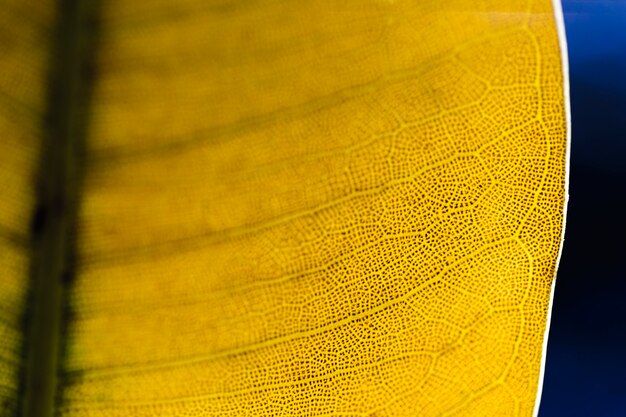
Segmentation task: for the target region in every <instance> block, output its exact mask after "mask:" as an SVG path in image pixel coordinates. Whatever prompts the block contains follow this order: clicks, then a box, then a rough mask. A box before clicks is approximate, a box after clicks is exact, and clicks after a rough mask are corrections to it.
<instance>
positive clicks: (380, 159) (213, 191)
mask: <svg viewBox="0 0 626 417" xmlns="http://www.w3.org/2000/svg"><path fill="white" fill-rule="evenodd" d="M80 7H82V6H80ZM559 7H560V6H557V8H559ZM18 8H22V6H20V5H19V4H18V5H15V6H14V9H16V10H17V9H18ZM78 16H79V17H78V18H79V19H83V20H82V21H80V22H79V24H77V26H76V27H77V28H78V29H76V30H83V29H80V28H83V27H88V26H89V25H88V22H89V20H87V19H86V18H85V17H84V16H83V17H81V16H82V15H81V14H80V13H78ZM555 16H558V11H557V13H555V12H554V11H553V5H552V3H551V2H550V1H547V0H542V1H535V2H530V1H528V2H526V1H512V0H511V1H506V2H502V1H498V2H488V1H484V2H483V1H472V2H467V1H460V0H459V1H453V0H446V1H437V2H435V1H433V2H418V1H408V0H407V1H403V0H397V1H392V0H388V1H380V0H377V1H374V0H371V1H367V2H359V3H358V4H357V3H356V2H354V3H346V2H332V1H324V0H317V1H307V2H276V1H265V2H253V1H250V2H234V1H228V0H223V1H213V2H198V1H196V0H180V1H178V2H157V3H154V2H121V1H116V0H108V1H106V0H105V1H103V2H102V5H101V10H100V18H99V25H98V27H99V28H100V29H99V39H98V42H97V43H96V45H97V49H93V50H92V49H91V48H87V49H85V48H84V47H82V48H83V49H81V47H80V45H81V44H80V42H82V39H83V37H87V38H89V36H88V34H87V35H85V34H84V33H82V32H81V33H82V35H84V36H83V37H81V36H82V35H81V36H75V37H74V38H71V37H70V38H68V39H69V40H68V42H70V41H72V39H74V40H73V41H72V42H75V44H72V45H78V46H76V51H78V52H76V53H77V54H79V55H80V54H82V55H80V56H79V58H81V59H82V60H83V61H90V59H91V58H89V54H94V55H93V63H92V64H89V65H92V66H93V68H95V78H94V81H93V83H92V82H91V79H90V78H89V77H86V78H81V77H80V74H81V72H80V71H77V72H76V74H79V75H76V76H75V77H74V76H71V77H70V81H69V82H75V83H77V84H76V85H77V87H76V88H77V89H78V91H83V93H84V94H83V96H82V97H87V96H89V93H88V92H86V91H87V89H88V88H92V89H93V92H92V93H91V96H92V100H91V101H90V103H89V106H88V108H89V113H88V114H84V113H81V112H83V111H84V109H85V108H87V106H86V105H85V106H83V105H77V104H76V102H71V101H70V102H69V103H66V105H67V108H68V109H69V110H67V112H68V113H67V114H65V116H64V117H67V118H68V120H73V123H77V126H79V127H78V128H76V129H75V130H72V128H68V130H67V132H65V133H64V134H61V135H60V136H62V137H65V141H68V142H67V143H78V145H76V144H75V145H71V146H74V147H75V148H72V149H79V151H72V152H76V155H80V154H81V152H80V144H79V142H72V141H80V140H81V138H82V136H83V135H84V136H85V140H86V151H85V162H84V168H82V165H81V164H80V162H79V161H78V162H71V160H70V162H69V163H67V164H61V163H60V162H58V161H63V159H62V158H63V156H59V157H58V158H59V159H58V160H57V165H56V167H57V169H61V170H63V172H66V171H65V169H67V168H66V167H67V166H69V167H70V168H72V167H73V166H74V165H76V166H77V167H78V168H77V169H76V170H74V171H75V173H74V174H71V172H74V171H72V170H71V169H68V172H70V174H67V176H68V179H67V181H68V183H66V184H70V183H71V186H68V185H66V187H65V188H62V189H63V190H64V191H63V192H64V193H65V194H64V195H65V197H64V198H65V199H66V200H67V201H70V203H72V202H73V199H74V197H73V195H74V194H73V191H72V190H74V187H75V185H76V184H77V181H79V182H80V184H82V185H81V190H82V191H81V193H80V197H81V199H80V203H79V205H78V209H79V212H78V217H77V220H76V222H77V223H76V245H74V244H73V237H72V236H73V233H72V232H71V231H68V232H65V231H62V232H54V231H51V230H53V229H50V228H44V231H43V232H42V234H43V235H44V236H46V234H52V233H56V238H55V239H60V240H59V241H61V242H67V243H66V244H65V243H64V244H63V245H61V246H63V247H64V248H65V247H67V251H68V252H67V254H66V255H59V256H60V257H61V258H62V257H63V256H67V259H65V261H63V262H66V263H65V264H64V265H66V266H67V268H70V269H72V268H74V267H75V269H72V270H71V271H70V272H71V275H72V279H71V280H69V283H66V284H63V288H64V290H63V297H64V300H65V302H64V305H63V306H59V309H60V308H63V310H64V311H66V314H65V315H64V316H63V317H64V318H63V320H64V321H63V323H62V327H61V331H62V334H61V340H63V344H62V346H61V349H62V356H61V357H60V359H59V365H58V367H59V381H58V385H57V387H56V392H57V396H58V401H57V404H56V406H55V411H56V412H57V413H58V414H59V415H62V416H75V417H83V416H85V417H86V416H107V417H108V416H154V415H189V416H201V415H203V416H204V415H207V416H217V415H232V416H243V415H250V416H279V415H314V416H323V415H328V416H331V415H332V416H338V415H342V416H348V415H350V416H359V415H361V416H392V415H393V416H409V415H420V416H451V415H459V416H460V415H475V416H488V415H494V416H495V415H497V416H529V415H532V414H533V409H534V408H535V402H536V397H537V394H538V386H539V383H540V381H539V380H540V372H541V363H542V355H543V352H542V351H543V344H544V335H545V331H546V327H547V323H548V322H547V317H548V310H549V305H550V297H551V288H552V284H553V280H554V274H555V268H556V261H557V257H558V252H559V248H560V241H561V234H562V225H563V213H564V204H565V191H566V190H565V181H566V150H567V140H566V103H565V97H564V85H565V84H566V82H565V81H564V77H563V67H562V63H561V49H562V47H561V46H560V44H559V35H558V33H557V32H558V31H557V19H558V18H555ZM46 18H49V22H50V23H52V21H53V20H52V19H53V18H52V16H50V17H46ZM2 19H3V20H2V21H1V22H2V24H3V26H4V25H6V27H7V28H11V30H15V31H18V35H19V36H20V37H21V38H23V39H29V38H28V36H29V35H28V32H27V30H35V29H28V27H27V28H26V29H24V26H22V25H17V24H15V23H13V20H11V19H14V17H4V16H2ZM42 19H43V18H42ZM61 19H62V18H61ZM5 21H6V23H5ZM61 21H62V20H61ZM38 22H39V23H38V24H37V25H35V24H33V27H36V28H39V26H38V25H41V20H40V21H38ZM61 26H63V25H61ZM64 27H71V25H65V26H64ZM36 30H40V29H36ZM19 31H22V32H23V33H22V32H19ZM74 35H77V33H74ZM68 36H69V35H68ZM44 43H45V42H42V41H41V38H38V42H37V43H36V44H37V45H38V47H40V48H41V45H43V44H44ZM32 44H33V42H31V43H28V42H26V41H24V46H23V47H21V48H19V49H18V48H17V47H16V48H15V51H14V54H15V56H14V58H11V59H15V60H16V61H15V62H18V64H15V68H21V66H23V65H24V64H23V62H36V65H33V66H31V67H30V70H29V71H30V72H28V76H29V77H32V78H33V79H34V80H35V81H29V82H27V83H24V85H28V86H32V85H40V86H42V85H43V83H44V81H45V77H44V75H43V74H45V71H46V65H47V60H46V59H47V55H46V52H45V48H41V50H33V48H32ZM20 45H21V44H20ZM47 46H48V47H49V45H47ZM564 52H565V51H563V53H564ZM86 56H87V58H85V57H86ZM53 62H57V64H58V65H60V68H65V67H64V66H63V65H65V64H63V63H59V61H53ZM67 65H73V64H72V63H71V62H69V63H68V64H67ZM68 68H70V69H69V70H67V71H61V73H62V74H64V73H66V72H68V71H69V72H70V73H71V71H72V70H71V68H75V67H71V66H68ZM57 70H58V68H57ZM7 74H9V73H7ZM61 79H62V77H61ZM54 80H55V79H54V78H53V81H52V82H53V83H54V82H55V81H54ZM0 82H2V83H3V84H0V85H1V86H2V87H1V89H2V91H3V92H5V91H6V93H4V94H3V96H2V97H5V96H6V97H9V98H8V99H7V101H6V103H11V100H13V99H15V98H17V97H18V94H22V93H21V90H20V91H18V92H16V91H13V90H11V89H10V88H9V87H6V85H9V86H11V85H13V84H11V79H10V75H6V76H5V75H4V74H3V75H2V78H1V81H0ZM61 84H62V83H61ZM39 89H41V87H39ZM81 89H82V90H81ZM71 91H73V90H71V89H70V93H68V94H69V96H68V97H69V99H68V100H72V99H73V98H72V97H74V96H72V95H71V94H72V93H71ZM24 94H25V97H26V99H22V101H25V102H27V103H29V104H28V106H29V108H36V109H41V110H39V111H38V112H39V113H43V112H44V111H46V110H45V106H46V103H45V100H44V99H41V97H42V96H43V93H41V92H40V91H39V90H37V89H36V88H32V87H31V91H28V92H27V93H24ZM78 96H80V94H78ZM74 98H75V97H74ZM20 99H21V96H20ZM38 100H39V101H38ZM3 103H4V102H3ZM32 103H35V104H32ZM72 103H73V104H72ZM53 105H54V104H53V103H52V102H51V101H49V104H48V106H49V107H50V106H53ZM2 108H3V110H2V112H1V113H0V117H2V118H3V119H2V120H3V121H4V120H6V122H3V123H11V125H10V129H9V131H11V132H12V135H13V137H14V138H19V137H20V135H26V134H27V133H21V130H20V129H22V130H24V131H25V132H29V133H28V134H29V135H30V136H29V137H31V139H30V142H29V143H30V144H32V145H30V144H29V146H30V147H29V148H28V149H26V148H25V147H24V146H25V145H24V141H23V140H22V141H18V140H17V139H10V140H12V141H13V142H8V145H5V144H3V145H2V146H7V149H8V150H7V152H3V154H7V155H10V157H9V156H6V157H5V156H0V158H7V161H11V164H12V165H11V166H8V167H7V169H3V170H2V174H1V175H2V177H0V181H2V185H4V189H7V190H8V191H7V194H6V195H7V198H6V199H7V200H8V201H9V203H10V204H8V205H7V206H5V207H2V208H1V209H0V210H2V211H0V214H1V216H2V217H1V218H0V220H1V224H2V225H5V224H6V225H7V226H6V227H4V226H3V229H2V230H4V228H6V229H7V230H9V231H10V233H6V234H3V235H2V236H3V237H2V239H3V240H2V242H3V243H2V245H3V246H2V251H3V253H5V252H6V253H8V254H9V256H8V257H4V258H3V259H2V260H1V261H0V262H3V268H2V271H3V272H2V274H3V276H2V284H0V285H1V286H0V291H1V294H2V295H1V296H2V306H3V309H2V310H0V311H2V312H1V313H0V314H2V317H3V321H1V322H0V326H4V327H1V329H2V332H7V335H8V337H6V338H5V337H3V339H2V340H3V342H2V349H3V350H2V351H0V352H1V353H0V354H1V355H2V357H3V358H5V357H6V358H7V361H6V363H7V364H8V365H3V366H4V367H3V368H2V370H1V371H0V375H1V376H0V378H2V380H0V382H1V383H2V386H3V387H5V388H3V391H0V393H1V394H0V395H3V396H4V397H2V398H7V399H9V401H13V400H15V399H16V398H17V397H16V396H17V394H16V389H17V387H18V382H17V377H16V373H17V372H18V371H17V370H18V367H19V366H20V365H19V357H20V356H19V354H18V353H17V352H18V351H19V349H20V346H22V345H23V346H25V347H26V348H25V349H27V348H28V346H29V343H32V341H33V339H32V338H30V339H28V340H26V341H22V340H23V337H22V333H21V331H20V326H19V317H20V315H21V312H22V311H25V312H27V314H30V313H28V312H29V311H31V309H36V308H37V305H38V303H39V302H41V301H40V300H39V299H38V298H37V297H36V296H35V297H34V298H33V299H32V300H33V301H32V303H33V304H34V305H28V303H27V302H25V301H21V300H24V297H25V291H26V289H27V288H28V287H29V286H30V285H31V284H28V283H27V280H26V277H27V275H28V273H27V272H25V271H26V269H27V268H28V262H29V261H28V256H27V253H28V252H26V249H23V248H21V247H20V245H17V244H15V242H13V241H12V240H11V239H10V238H9V237H10V236H13V235H15V236H24V238H23V239H25V240H27V239H28V238H27V237H26V236H27V234H28V233H29V229H28V227H29V226H28V218H27V215H24V214H23V213H28V212H29V211H32V210H34V208H35V205H36V203H35V201H34V199H35V195H36V193H35V190H34V189H33V188H32V186H31V185H30V184H32V181H31V180H29V179H28V178H31V177H32V176H33V175H34V174H32V173H33V172H34V171H35V170H36V167H35V165H36V162H33V161H34V160H35V156H33V155H36V154H37V152H38V149H39V147H40V146H41V145H39V141H38V137H39V136H40V135H39V133H37V132H31V130H32V129H31V126H32V124H33V122H32V121H33V120H36V117H39V116H37V115H30V116H26V117H25V118H24V119H19V117H18V115H16V114H14V113H15V108H14V106H13V105H12V104H6V105H5V104H3V107H2ZM77 109H78V110H77ZM47 112H48V113H50V112H51V110H50V108H48V110H47ZM72 115H77V116H76V117H74V118H73V119H72V117H73V116H72ZM22 120H23V121H22ZM81 123H83V124H85V123H88V125H87V126H86V130H85V132H83V131H82V130H81V129H80V125H81ZM44 126H46V125H44ZM72 126H73V125H72ZM72 152H70V154H71V155H73V153H72ZM43 154H44V155H43V156H42V158H43V159H44V160H45V159H46V152H43ZM2 161H4V159H3V160H2ZM43 172H44V174H45V170H44V171H43ZM24 173H28V174H26V175H25V174H24ZM68 190H70V191H68ZM37 198H38V199H39V200H41V199H42V197H41V195H38V196H37ZM45 201H47V200H45ZM38 204H41V203H38ZM72 204H73V205H72ZM72 204H71V206H72V207H76V206H75V204H74V203H72ZM46 207H47V206H46ZM72 210H73V209H70V210H69V211H70V212H72ZM17 213H21V214H17ZM19 216H21V217H19ZM68 218H69V219H70V220H69V221H70V222H71V219H72V218H73V217H72V215H71V214H70V215H69V216H68ZM51 221H52V222H54V221H55V220H54V219H53V220H51ZM35 234H36V230H35ZM5 235H6V236H7V237H6V238H5ZM14 240H15V239H14ZM51 241H52V242H56V241H57V240H54V239H52V240H51ZM23 246H25V245H23ZM57 246H58V245H57ZM57 246H55V245H52V244H50V245H49V246H45V245H44V246H43V249H39V252H38V249H35V251H34V254H35V255H34V259H33V261H32V263H34V264H35V265H37V262H40V263H41V262H44V266H45V261H41V258H37V256H38V255H37V254H39V253H40V254H43V255H46V254H49V252H50V251H54V250H57V249H58V248H57ZM74 246H75V248H76V249H75V250H76V253H75V255H74V254H73V250H74V249H73V248H74ZM35 247H36V248H37V245H36V244H35ZM51 248H52V249H51ZM54 248H57V249H54ZM55 253H56V252H55ZM43 255H42V256H43ZM59 256H56V255H54V256H53V257H52V258H53V259H57V258H58V257H59ZM37 259H40V260H39V261H38V260H37ZM43 259H46V258H45V256H43ZM73 259H75V263H74V261H73ZM11 263H13V264H15V266H13V264H11ZM31 269H32V267H31ZM35 269H37V268H35ZM40 269H41V265H40ZM60 271H61V272H59V273H58V276H55V275H51V276H50V277H49V279H50V280H52V281H53V282H57V281H56V280H59V279H60V278H61V275H62V273H64V274H66V275H67V270H65V269H63V268H61V270H60ZM5 275H6V278H5ZM66 275H63V276H65V277H66V279H67V276H66ZM33 282H35V281H33ZM5 283H6V284H5ZM58 285H61V284H58ZM5 300H6V301H5ZM5 305H7V306H8V307H7V308H4V306H5ZM35 315H36V314H35ZM5 322H6V324H5ZM32 322H33V323H35V324H32V326H33V329H35V330H38V329H39V328H38V327H37V324H36V323H37V320H36V319H34V320H32ZM40 323H41V322H40ZM40 326H41V324H40ZM5 329H6V330H5ZM35 333H37V332H35ZM54 340H55V339H54V337H52V338H51V339H49V341H50V343H51V344H52V343H53V342H54ZM46 348H48V346H47V344H45V343H42V344H41V346H40V347H39V348H38V349H40V350H45V349H46ZM5 352H7V353H5ZM33 355H34V356H35V357H36V356H37V354H35V353H34V354H33ZM52 356H53V357H55V358H56V355H54V354H52ZM26 357H27V358H28V359H27V361H31V360H32V357H31V356H28V355H27V356H26ZM1 363H4V362H1ZM24 366H25V367H26V368H29V369H33V368H35V369H37V367H36V366H34V365H33V363H32V362H30V363H29V362H26V363H25V364H24ZM33 372H34V373H35V374H37V373H38V372H37V370H35V371H33ZM25 375H26V376H25V377H24V378H26V382H22V384H26V385H28V383H29V382H28V378H29V376H28V374H27V373H25ZM42 375H43V377H44V378H47V379H46V381H48V382H47V383H48V384H49V385H50V386H54V385H55V382H54V378H53V377H52V376H50V378H48V377H46V375H48V374H47V373H46V372H44V371H39V376H40V377H41V376H42ZM33 378H34V377H33ZM25 395H26V397H25V399H22V401H29V399H30V400H32V396H33V395H34V394H28V392H27V393H26V394H25ZM29 395H30V396H31V397H30V398H29ZM33 415H35V414H33ZM42 415H43V414H42Z"/></svg>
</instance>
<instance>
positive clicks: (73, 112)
mask: <svg viewBox="0 0 626 417" xmlns="http://www.w3.org/2000/svg"><path fill="white" fill-rule="evenodd" d="M98 10H99V0H57V2H56V16H57V17H56V19H57V20H56V28H55V31H54V35H53V39H52V40H51V42H50V45H51V54H50V59H49V68H50V70H49V76H48V80H47V81H48V85H47V97H46V111H45V115H44V118H43V120H42V126H43V129H42V130H43V132H44V133H43V137H42V147H41V151H40V152H41V154H40V157H39V166H38V174H37V179H36V181H37V182H36V184H35V192H36V204H35V209H34V213H33V216H32V222H31V231H30V236H31V265H30V288H29V298H28V302H27V306H28V307H27V309H26V312H25V319H24V324H25V329H26V336H25V340H24V347H23V352H24V367H23V371H22V373H21V381H20V394H21V396H20V397H21V406H20V408H19V409H18V410H17V413H18V415H21V416H22V417H52V416H53V415H54V414H55V409H56V405H57V402H58V401H60V395H59V392H60V391H59V383H58V375H59V370H60V368H59V364H60V363H61V357H62V355H63V351H64V340H65V338H64V337H62V336H63V334H64V327H65V320H64V317H66V315H67V312H68V311H67V310H66V304H65V303H64V298H65V294H66V292H67V291H66V289H67V287H68V285H69V284H70V283H71V282H72V280H73V276H74V272H75V262H74V258H75V252H76V250H75V249H76V247H75V236H76V224H77V213H78V206H79V202H80V193H81V188H82V187H81V183H82V177H83V164H84V160H85V158H84V150H85V142H86V136H87V125H88V119H89V104H90V101H91V100H90V98H91V89H92V85H93V78H94V71H93V63H94V52H95V49H96V43H97V37H98V36H97V34H98V20H97V17H98Z"/></svg>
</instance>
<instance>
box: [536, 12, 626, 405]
mask: <svg viewBox="0 0 626 417" xmlns="http://www.w3.org/2000/svg"><path fill="white" fill-rule="evenodd" d="M563 12H564V17H565V30H566V32H567V42H568V51H569V62H570V87H571V105H572V155H571V157H572V158H571V170H570V201H569V210H568V216H567V226H566V232H565V245H564V248H563V257H562V260H561V265H560V267H559V272H558V278H557V283H556V292H555V298H554V306H553V310H552V326H551V330H550V338H549V342H548V356H547V362H546V370H545V380H544V388H543V398H542V401H541V409H540V413H539V416H540V417H554V416H568V417H577V416H581V417H582V416H584V417H626V0H613V1H601V0H595V1H593V0H591V1H589V0H587V1H581V0H578V1H576V0H563Z"/></svg>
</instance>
